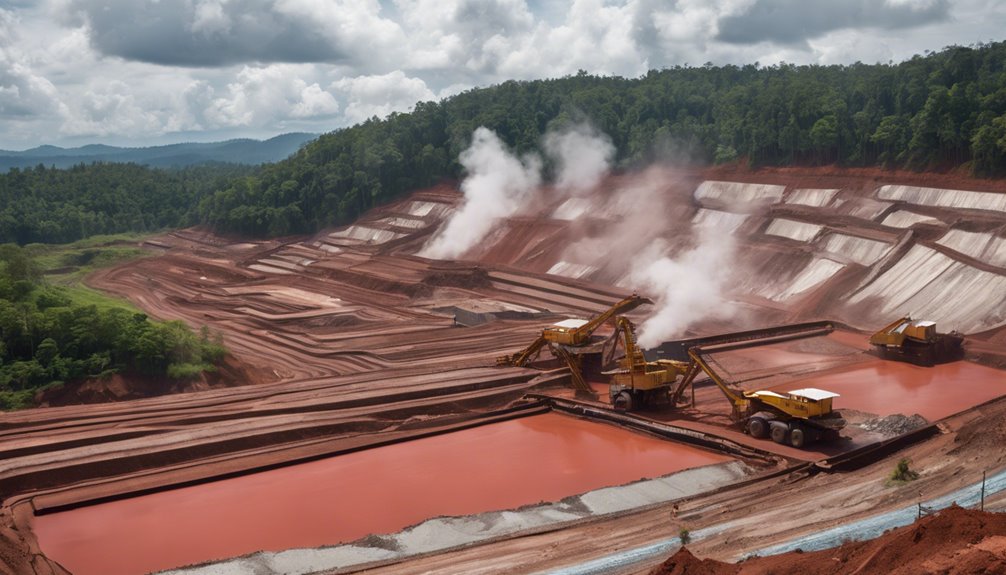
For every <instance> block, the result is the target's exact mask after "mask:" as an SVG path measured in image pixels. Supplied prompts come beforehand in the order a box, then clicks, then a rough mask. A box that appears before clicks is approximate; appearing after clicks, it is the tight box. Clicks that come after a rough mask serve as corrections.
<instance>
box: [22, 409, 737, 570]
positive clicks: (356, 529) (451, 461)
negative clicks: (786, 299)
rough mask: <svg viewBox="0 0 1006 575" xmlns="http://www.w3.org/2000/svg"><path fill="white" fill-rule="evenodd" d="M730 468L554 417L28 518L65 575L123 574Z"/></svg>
mask: <svg viewBox="0 0 1006 575" xmlns="http://www.w3.org/2000/svg"><path fill="white" fill-rule="evenodd" d="M727 460H729V458H728V457H725V456H722V455H718V454H714V453H710V452H706V451H702V450H699V449H695V448H692V447H688V446H684V445H679V444H674V443H670V442H667V441H662V440H659V439H655V438H652V437H648V436H645V435H639V434H635V433H631V432H628V431H625V430H622V429H618V428H616V427H612V426H609V425H602V424H596V423H591V422H587V421H583V420H579V419H575V418H571V417H565V416H561V415H556V414H546V415H540V416H533V417H525V418H522V419H516V420H512V421H507V422H503V423H498V424H492V425H485V426H482V427H477V428H473V429H468V430H464V431H459V432H455V433H449V434H445V435H441V436H437V437H431V438H426V439H419V440H415V441H410V442H406V443H400V444H397V445H391V446H386V447H379V448H376V449H371V450H367V451H361V452H357V453H352V454H348V455H343V456H339V457H333V458H329V459H325V460H321V461H315V462H311V463H305V464H300V465H295V466H291V467H285V468H281V469H275V470H270V471H265V472H262V473H256V474H253V475H247V476H243V477H237V478H233V479H227V480H222V481H217V482H213V483H208V484H204V485H198V486H194V487H186V488H181V489H175V490H171V491H165V492H161V493H155V494H151V495H144V496H141V497H134V498H130V499H124V500H122V501H113V502H110V503H103V504H99V505H93V506H89V507H82V508H79V509H74V510H70V511H65V512H61V513H55V514H51V515H42V516H39V517H37V518H35V526H34V529H35V533H36V534H37V536H38V539H39V542H40V544H41V547H42V550H43V551H44V552H45V553H46V555H48V556H49V557H50V558H52V559H54V560H56V561H58V562H60V563H61V564H62V565H63V566H65V567H66V568H67V569H69V570H70V571H71V572H72V573H74V574H76V575H88V574H95V575H116V574H130V575H132V574H136V573H145V572H148V571H154V570H161V569H167V568H171V567H175V566H180V565H187V564H192V563H197V562H202V561H208V560H211V559H220V558H225V557H233V556H237V555H242V554H246V553H250V552H253V551H257V550H274V551H278V550H283V549H290V548H295V547H314V546H320V545H328V544H334V543H339V542H346V541H353V540H355V539H358V538H360V537H364V536H366V535H368V534H370V533H391V532H395V531H398V530H400V529H402V528H403V527H406V526H408V525H412V524H415V523H418V522H420V521H422V520H424V519H427V518H430V517H435V516H438V515H467V514H474V513H481V512H485V511H491V510H500V509H508V508H513V507H518V506H521V505H525V504H530V503H537V502H539V501H555V500H558V499H562V498H563V497H566V496H569V495H573V494H577V493H583V492H585V491H589V490H591V489H596V488H599V487H603V486H609V485H619V484H623V483H627V482H631V481H635V480H637V479H640V478H644V477H657V476H660V475H665V474H668V473H673V472H675V471H680V470H683V469H687V468H691V467H699V466H703V465H709V464H714V463H720V462H723V461H727Z"/></svg>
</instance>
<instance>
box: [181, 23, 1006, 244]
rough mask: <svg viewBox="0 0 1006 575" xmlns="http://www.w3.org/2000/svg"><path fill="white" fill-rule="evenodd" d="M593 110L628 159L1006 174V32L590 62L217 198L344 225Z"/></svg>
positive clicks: (349, 133) (451, 104) (272, 228)
mask: <svg viewBox="0 0 1006 575" xmlns="http://www.w3.org/2000/svg"><path fill="white" fill-rule="evenodd" d="M584 116H585V117H587V118H589V119H590V120H591V121H592V122H593V123H594V124H595V125H596V126H597V127H598V128H600V129H601V130H603V131H604V132H605V133H606V134H608V135H609V136H610V137H611V139H612V141H613V143H614V144H615V146H616V148H617V150H618V158H617V161H618V163H619V165H620V167H623V168H631V167H633V166H636V165H640V164H645V163H648V162H650V161H653V160H654V159H679V160H682V159H686V160H689V161H692V162H698V163H720V162H729V161H734V160H742V161H747V162H748V163H750V164H751V165H753V166H760V165H785V164H804V165H807V164H810V165H816V164H832V163H837V164H840V165H848V166H874V165H879V166H886V167H907V168H911V169H932V168H936V169H944V168H950V167H956V166H961V165H965V164H967V165H968V166H969V167H970V169H971V170H972V171H973V173H974V174H976V175H979V176H999V175H1002V174H1003V172H1004V171H1006V43H1002V42H1000V43H994V44H986V45H980V46H976V47H952V48H947V49H945V50H942V51H940V52H936V53H932V54H929V55H927V56H925V57H922V56H916V57H914V58H912V59H911V60H908V61H905V62H902V63H899V64H877V65H866V64H859V63H857V64H852V65H849V66H795V65H789V64H780V65H775V66H768V67H759V66H757V65H748V66H713V65H706V66H703V67H698V68H695V67H676V68H673V69H665V70H655V71H651V72H650V73H648V74H647V75H646V76H644V77H641V78H637V79H626V78H618V77H596V76H591V75H588V74H586V73H582V72H581V73H579V74H577V75H575V76H570V77H565V78H561V79H555V80H537V81H528V82H517V81H512V82H506V83H504V84H501V85H499V86H494V87H491V88H485V89H476V90H470V91H468V92H465V93H462V94H459V95H457V96H454V97H452V98H448V99H446V100H444V101H442V102H439V103H437V102H425V103H420V104H417V105H416V107H415V110H414V111H413V112H412V113H408V114H392V115H391V116H390V117H388V118H387V119H384V120H378V119H376V118H375V119H371V120H369V121H367V122H364V123H363V124H360V125H357V126H354V127H352V128H348V129H344V130H340V131H337V132H334V133H330V134H327V135H324V136H322V137H320V138H319V139H318V140H316V141H314V142H312V143H309V144H307V145H306V146H305V147H304V148H302V149H301V150H300V152H298V153H297V154H296V155H294V156H293V157H291V158H290V159H288V160H286V161H283V162H280V163H277V164H273V165H269V166H266V167H265V168H264V169H263V171H262V172H261V173H260V174H258V175H256V176H254V177H246V178H240V179H238V180H235V181H234V182H233V183H231V185H229V186H227V187H226V188H224V189H221V190H219V191H217V192H216V193H215V194H213V195H212V196H210V197H208V198H205V199H204V200H203V201H202V203H201V204H200V208H199V213H200V217H201V219H202V220H203V221H206V222H209V223H212V224H214V225H216V226H217V227H218V228H219V229H221V230H223V231H232V232H241V233H245V234H253V235H279V234H286V233H291V232H307V231H313V230H316V229H318V228H321V227H323V226H326V225H332V224H334V223H345V222H348V221H350V220H352V219H353V218H355V217H356V216H357V215H358V214H360V213H361V212H363V211H364V210H367V209H369V208H371V207H373V206H375V205H378V204H381V203H383V202H387V201H388V200H390V199H392V198H395V197H396V196H398V195H400V194H402V193H403V192H406V191H408V190H411V189H414V188H417V187H422V186H427V185H430V184H433V183H435V182H437V181H438V180H440V179H442V178H456V177H458V176H459V166H458V164H457V161H456V159H457V157H458V153H459V152H460V151H461V150H463V149H464V148H465V147H466V146H467V145H468V141H469V139H470V137H471V134H472V131H473V130H474V129H475V128H477V127H478V126H486V127H488V128H490V129H492V130H494V131H496V133H497V134H498V135H499V136H500V137H501V138H502V139H503V140H504V141H505V142H507V143H509V144H510V145H511V146H513V147H514V148H515V149H516V150H517V151H518V152H526V151H530V150H534V149H536V148H537V147H538V145H539V140H540V139H541V137H542V135H543V134H544V133H545V132H546V131H547V130H549V129H550V128H552V127H561V126H562V125H563V124H565V123H568V122H570V121H573V120H576V119H579V118H581V117H584Z"/></svg>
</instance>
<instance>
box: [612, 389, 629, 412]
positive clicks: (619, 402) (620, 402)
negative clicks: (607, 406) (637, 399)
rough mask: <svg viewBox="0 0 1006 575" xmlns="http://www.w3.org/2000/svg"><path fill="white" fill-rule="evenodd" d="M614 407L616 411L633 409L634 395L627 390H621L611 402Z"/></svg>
mask: <svg viewBox="0 0 1006 575" xmlns="http://www.w3.org/2000/svg"><path fill="white" fill-rule="evenodd" d="M611 405H612V407H614V408H615V411H632V395H630V394H629V392H627V391H622V392H619V394H618V395H616V396H615V399H614V401H612V402H611Z"/></svg>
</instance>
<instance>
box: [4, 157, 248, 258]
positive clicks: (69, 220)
mask: <svg viewBox="0 0 1006 575" xmlns="http://www.w3.org/2000/svg"><path fill="white" fill-rule="evenodd" d="M254 170H255V168H251V167H247V166H237V165H232V164H220V165H212V166H201V167H193V168H186V169H178V170H164V169H153V168H148V167H144V166H139V165H136V164H104V163H93V164H89V165H84V164H80V165H77V166H74V167H72V168H69V169H56V168H47V167H45V166H42V165H39V166H37V167H35V168H28V169H24V170H22V169H18V168H13V169H11V170H10V171H8V172H7V173H6V174H0V243H5V242H14V243H18V244H21V245H24V244H27V243H32V242H47V243H65V242H72V241H76V240H79V239H82V238H87V237H90V236H93V235H98V234H114V233H121V232H149V231H155V230H160V229H164V228H178V227H185V226H191V225H195V224H197V223H199V218H198V214H197V213H196V206H197V205H198V203H199V201H200V200H201V199H202V198H204V197H206V196H207V195H209V194H211V193H212V192H213V191H215V190H219V189H222V188H224V187H226V186H228V185H229V182H232V181H233V180H234V179H235V178H237V177H243V176H245V175H248V174H252V173H254Z"/></svg>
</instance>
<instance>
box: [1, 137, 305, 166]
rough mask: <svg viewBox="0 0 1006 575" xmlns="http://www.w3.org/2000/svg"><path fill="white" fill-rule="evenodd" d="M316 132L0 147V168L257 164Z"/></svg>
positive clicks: (282, 156)
mask: <svg viewBox="0 0 1006 575" xmlns="http://www.w3.org/2000/svg"><path fill="white" fill-rule="evenodd" d="M316 137H318V135H317V134H303V133H290V134H282V135H279V136H276V137H274V138H269V139H268V140H261V141H260V140H249V139H238V140H227V141H225V142H209V143H183V144H170V145H166V146H150V147H146V148H120V147H116V146H104V145H100V144H92V145H89V146H83V147H80V148H59V147H56V146H39V147H37V148H32V149H30V150H25V151H23V152H11V151H7V150H0V170H3V171H6V170H9V169H10V168H33V167H35V166H38V165H39V164H41V165H44V166H48V167H56V168H69V167H71V166H75V165H78V164H81V163H85V164H91V163H94V162H104V163H130V162H131V163H136V164H143V165H146V166H156V167H162V168H172V167H174V168H181V167H186V166H197V165H202V164H208V163H214V162H225V163H231V164H248V165H256V164H263V163H266V162H278V161H280V160H282V159H285V158H286V157H288V156H289V155H290V154H292V153H294V152H296V151H297V149H298V148H300V147H301V146H302V145H304V142H307V141H309V140H313V139H314V138H316Z"/></svg>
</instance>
